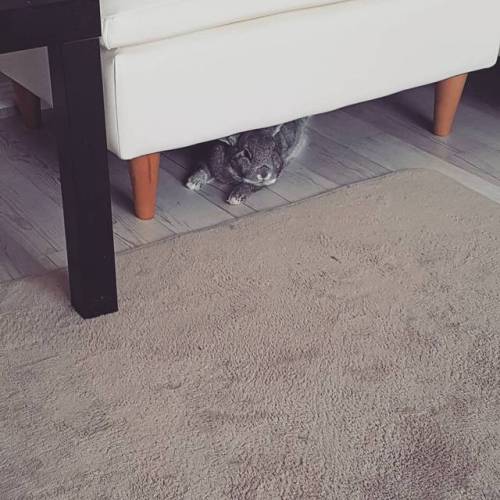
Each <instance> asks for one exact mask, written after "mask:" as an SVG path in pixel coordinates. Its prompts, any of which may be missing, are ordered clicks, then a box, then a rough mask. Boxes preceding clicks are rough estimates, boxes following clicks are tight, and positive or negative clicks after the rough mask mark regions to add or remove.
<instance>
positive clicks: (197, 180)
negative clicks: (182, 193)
mask: <svg viewBox="0 0 500 500" xmlns="http://www.w3.org/2000/svg"><path fill="white" fill-rule="evenodd" d="M210 181H211V177H210V173H209V172H207V171H206V170H205V169H203V168H202V169H200V170H198V171H196V172H195V173H194V174H193V175H192V176H191V177H190V178H189V179H188V180H187V182H186V187H187V188H188V189H190V190H191V191H199V190H200V189H201V188H202V186H204V185H205V184H208V183H209V182H210Z"/></svg>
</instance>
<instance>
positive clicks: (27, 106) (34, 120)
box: [13, 82, 42, 129]
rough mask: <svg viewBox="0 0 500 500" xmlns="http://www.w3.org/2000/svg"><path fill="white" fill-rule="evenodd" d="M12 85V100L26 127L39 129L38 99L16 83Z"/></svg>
mask: <svg viewBox="0 0 500 500" xmlns="http://www.w3.org/2000/svg"><path fill="white" fill-rule="evenodd" d="M13 83H14V99H15V102H16V107H17V109H18V110H19V113H20V114H21V118H22V120H23V123H24V124H25V125H26V127H28V128H30V129H36V128H40V127H41V125H42V108H41V103H40V98H39V97H38V96H36V95H35V94H33V93H32V92H30V91H29V90H28V89H26V88H24V87H23V86H22V85H20V84H19V83H17V82H13Z"/></svg>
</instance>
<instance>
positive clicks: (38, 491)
mask: <svg viewBox="0 0 500 500" xmlns="http://www.w3.org/2000/svg"><path fill="white" fill-rule="evenodd" d="M118 267H119V269H118V270H119V276H120V289H121V312H120V313H119V314H116V315H113V316H109V317H105V318H100V319H97V320H93V321H88V322H84V321H82V320H80V319H79V318H78V317H77V316H76V315H75V314H74V313H72V311H71V310H70V308H69V307H68V306H67V303H66V300H65V295H64V293H65V292H64V290H61V282H63V278H64V276H63V275H62V274H61V273H59V274H54V275H49V276H46V277H44V278H37V279H31V280H25V281H21V282H17V283H13V284H11V285H9V286H4V287H2V288H1V289H0V331H1V359H0V498H1V499H2V500H10V499H73V498H74V499H87V498H91V499H196V500H198V499H217V500H220V499H265V500H268V499H281V498H282V499H318V498H321V499H349V500H351V499H369V500H373V499H384V500H385V499H418V500H432V499H449V500H451V499H453V500H455V499H474V500H475V499H493V498H499V495H500V492H499V488H500V470H499V465H500V451H499V419H500V410H499V374H500V349H499V335H500V334H499V327H500V206H498V205H495V204H493V203H492V202H490V201H488V200H486V199H484V198H482V197H481V196H480V195H478V194H476V193H474V192H472V191H469V190H467V189H465V188H463V187H461V186H460V185H458V184H456V183H455V182H454V181H451V180H449V179H447V178H445V177H442V176H440V175H439V174H435V173H431V172H426V171H411V172H403V173H399V174H394V175H390V176H387V177H384V178H381V179H377V180H373V181H368V182H365V183H362V184H358V185H355V186H353V187H351V188H343V189H340V190H338V191H336V192H333V193H330V194H327V195H323V196H320V197H317V198H314V199H312V200H308V201H306V202H304V203H300V204H297V205H295V206H291V207H287V208H284V209H278V210H274V211H272V212H270V213H265V214H260V215H257V216H253V217H249V218H245V219H242V220H240V221H239V222H237V223H233V224H230V225H225V226H220V227H217V228H214V229H211V230H207V231H203V232H199V233H195V234H190V235H186V236H181V237H178V238H176V239H172V240H169V241H166V242H163V243H161V244H157V245H155V246H152V247H149V248H145V249H143V250H140V251H135V252H133V253H130V254H127V255H123V256H121V257H120V258H119V266H118Z"/></svg>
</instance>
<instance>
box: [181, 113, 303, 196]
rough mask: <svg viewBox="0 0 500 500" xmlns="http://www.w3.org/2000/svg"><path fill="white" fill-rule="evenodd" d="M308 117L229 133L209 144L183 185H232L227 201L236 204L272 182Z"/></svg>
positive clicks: (297, 145) (297, 146) (296, 148)
mask: <svg viewBox="0 0 500 500" xmlns="http://www.w3.org/2000/svg"><path fill="white" fill-rule="evenodd" d="M307 120H308V118H300V119H299V120H294V121H291V122H287V123H283V124H281V125H278V126H276V127H268V128H262V129H258V130H251V131H249V132H243V133H241V134H236V135H231V136H229V137H225V138H223V139H219V140H217V141H213V142H211V143H209V145H208V152H207V153H206V157H205V158H204V159H203V160H202V161H200V162H199V164H198V168H197V170H196V171H195V172H194V173H193V174H192V175H191V176H190V177H189V179H188V180H187V182H186V187H187V188H189V189H191V190H193V191H198V190H200V189H201V188H202V186H203V185H205V184H208V183H210V182H212V181H213V180H216V181H218V182H220V183H222V184H230V185H233V186H234V188H233V189H232V191H231V193H230V195H229V197H228V199H227V202H228V203H230V204H231V205H238V204H240V203H242V202H244V201H245V199H246V198H247V196H249V195H250V194H251V193H254V192H256V191H258V190H259V189H262V188H263V187H265V186H270V185H272V184H274V183H275V182H276V181H277V180H278V177H279V176H280V174H281V172H282V171H283V169H284V168H285V166H286V164H287V163H288V162H289V161H290V160H291V159H292V158H293V157H294V156H297V154H298V153H299V152H300V150H301V149H302V147H303V146H304V143H305V128H306V123H307Z"/></svg>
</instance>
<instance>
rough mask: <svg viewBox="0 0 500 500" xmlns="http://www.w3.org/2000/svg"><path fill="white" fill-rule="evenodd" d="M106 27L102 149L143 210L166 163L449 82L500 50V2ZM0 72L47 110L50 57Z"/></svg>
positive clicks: (28, 59)
mask: <svg viewBox="0 0 500 500" xmlns="http://www.w3.org/2000/svg"><path fill="white" fill-rule="evenodd" d="M101 14H102V39H101V45H102V68H103V80H104V95H105V107H106V122H107V139H108V147H109V149H110V150H111V151H112V152H114V153H115V154H116V155H118V156H119V157H120V158H122V159H126V160H129V159H130V160H132V161H131V169H132V173H133V174H134V171H135V175H133V179H134V182H135V183H136V184H137V186H135V187H136V188H137V191H136V193H135V194H136V196H143V197H144V196H149V197H151V196H152V195H153V194H154V189H155V185H152V186H150V190H149V194H147V193H146V194H144V191H143V192H142V194H141V191H140V186H138V185H139V184H140V183H141V182H146V181H145V177H146V173H145V172H149V174H150V173H151V171H152V170H155V171H157V163H158V155H157V154H155V153H157V152H158V151H162V150H168V149H173V148H178V147H181V146H187V145H190V144H194V143H198V142H202V141H206V140H209V139H214V138H218V137H222V136H225V135H229V134H232V133H236V132H239V131H243V130H247V129H253V128H259V127H264V126H269V125H273V124H276V123H279V122H283V121H287V120H291V119H294V118H297V117H300V116H305V115H310V114H315V113H320V112H325V111H329V110H334V109H337V108H340V107H343V106H346V105H349V104H353V103H356V102H360V101H365V100H369V99H372V98H376V97H381V96H383V95H387V94H390V93H394V92H397V91H401V90H404V89H408V88H411V87H416V86H419V85H422V84H427V83H431V82H438V81H442V80H446V79H448V78H450V77H453V76H455V75H462V74H465V73H468V72H470V71H474V70H478V69H481V68H485V67H487V66H491V65H493V64H494V63H495V62H496V60H497V57H498V52H499V46H500V32H499V30H498V19H499V16H500V1H499V0H474V1H472V0H101ZM0 71H2V72H4V73H6V74H7V75H9V76H11V77H12V78H13V79H14V80H16V81H17V82H19V83H20V84H21V85H22V86H23V87H25V88H26V89H28V90H29V91H31V92H33V93H34V94H36V95H38V96H41V97H42V98H43V99H45V100H46V101H48V102H50V101H51V92H50V82H49V74H48V68H47V55H46V51H45V50H44V49H38V50H35V51H28V52H23V53H15V54H9V55H5V56H2V57H0ZM462 83H463V82H462ZM462 83H461V82H460V81H459V82H458V87H460V85H461V84H462ZM453 87H454V88H455V90H454V92H455V94H456V93H457V92H458V93H460V88H459V89H458V90H457V88H456V87H457V82H456V81H455V85H451V87H450V86H444V87H443V92H444V94H443V95H442V96H441V100H442V101H444V102H446V100H447V99H448V97H447V96H448V92H449V90H448V89H450V88H453ZM452 104H453V103H452ZM447 106H448V108H450V106H449V103H447ZM444 113H445V114H446V113H448V115H449V114H450V109H448V110H446V109H445V111H444ZM451 115H453V105H451ZM451 117H452V116H451ZM445 129H446V127H445ZM141 177H142V181H141ZM151 178H152V179H153V180H152V181H151ZM149 179H150V180H149V181H147V182H153V184H154V182H155V180H154V176H152V177H151V175H149ZM146 191H147V190H146ZM152 193H153V194H152ZM142 202H144V200H142ZM142 202H141V203H142ZM146 202H147V203H149V204H151V203H153V202H154V199H153V200H146ZM141 203H139V205H140V204H141ZM136 207H137V205H136ZM138 212H140V213H138V215H139V216H141V217H143V218H148V217H149V216H151V215H152V213H151V210H149V211H148V210H146V211H142V210H140V209H139V210H138Z"/></svg>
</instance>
